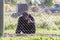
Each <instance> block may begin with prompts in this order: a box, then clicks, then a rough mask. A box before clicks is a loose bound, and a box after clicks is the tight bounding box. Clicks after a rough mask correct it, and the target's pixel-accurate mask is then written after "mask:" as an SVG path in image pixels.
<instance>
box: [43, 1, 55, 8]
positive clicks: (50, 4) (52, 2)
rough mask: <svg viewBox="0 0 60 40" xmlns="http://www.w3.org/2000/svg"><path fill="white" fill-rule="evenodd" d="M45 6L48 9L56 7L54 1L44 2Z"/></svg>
mask: <svg viewBox="0 0 60 40" xmlns="http://www.w3.org/2000/svg"><path fill="white" fill-rule="evenodd" d="M43 4H44V5H46V6H48V7H52V6H54V0H43Z"/></svg>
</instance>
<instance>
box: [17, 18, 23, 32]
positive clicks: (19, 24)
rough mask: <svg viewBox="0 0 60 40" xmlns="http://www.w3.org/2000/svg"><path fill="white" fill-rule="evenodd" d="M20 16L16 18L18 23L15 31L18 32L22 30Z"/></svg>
mask: <svg viewBox="0 0 60 40" xmlns="http://www.w3.org/2000/svg"><path fill="white" fill-rule="evenodd" d="M21 23H22V22H21V18H19V19H18V25H17V29H16V33H20V32H21V30H22V24H21Z"/></svg>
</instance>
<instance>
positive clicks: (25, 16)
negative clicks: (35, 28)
mask: <svg viewBox="0 0 60 40" xmlns="http://www.w3.org/2000/svg"><path fill="white" fill-rule="evenodd" d="M23 17H24V19H26V20H27V19H28V17H29V14H28V13H27V12H23Z"/></svg>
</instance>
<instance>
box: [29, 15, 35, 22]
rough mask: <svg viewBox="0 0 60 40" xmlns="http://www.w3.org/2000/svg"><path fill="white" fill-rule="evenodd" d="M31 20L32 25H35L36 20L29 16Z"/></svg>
mask: <svg viewBox="0 0 60 40" xmlns="http://www.w3.org/2000/svg"><path fill="white" fill-rule="evenodd" d="M29 18H30V19H31V21H32V23H35V20H34V18H33V17H32V16H31V15H29Z"/></svg>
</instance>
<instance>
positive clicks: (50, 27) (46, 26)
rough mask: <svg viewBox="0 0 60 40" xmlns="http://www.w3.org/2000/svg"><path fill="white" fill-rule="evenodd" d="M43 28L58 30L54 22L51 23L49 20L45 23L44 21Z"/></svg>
mask: <svg viewBox="0 0 60 40" xmlns="http://www.w3.org/2000/svg"><path fill="white" fill-rule="evenodd" d="M40 27H41V28H45V29H48V30H49V29H54V30H56V29H58V28H57V26H56V25H55V23H54V22H52V21H49V20H45V21H42V23H41V25H40Z"/></svg>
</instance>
